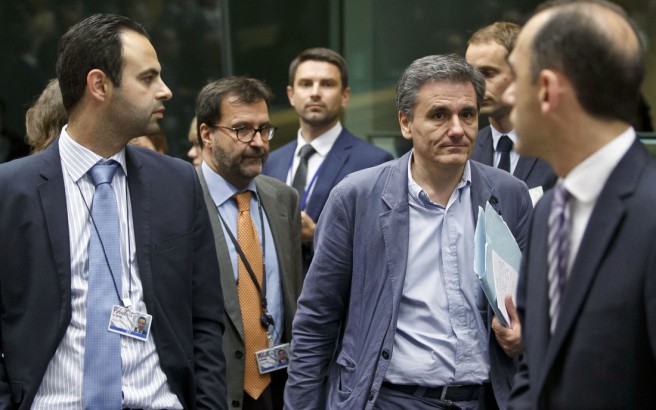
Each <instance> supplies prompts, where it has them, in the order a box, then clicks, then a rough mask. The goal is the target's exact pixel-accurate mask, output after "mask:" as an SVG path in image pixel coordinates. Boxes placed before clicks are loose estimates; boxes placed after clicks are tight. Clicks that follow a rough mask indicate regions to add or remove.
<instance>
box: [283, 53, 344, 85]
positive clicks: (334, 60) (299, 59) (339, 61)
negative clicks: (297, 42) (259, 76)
mask: <svg viewBox="0 0 656 410" xmlns="http://www.w3.org/2000/svg"><path fill="white" fill-rule="evenodd" d="M306 61H324V62H326V63H330V64H332V65H334V66H337V68H338V69H339V74H340V77H341V80H342V89H345V88H346V87H348V66H347V65H346V60H345V59H344V57H342V56H341V55H340V54H339V53H337V52H336V51H333V50H331V49H329V48H323V47H316V48H308V49H307V50H303V51H301V53H300V54H299V55H297V56H296V58H295V59H294V60H292V62H291V64H289V85H290V86H292V87H293V86H294V78H295V77H296V70H297V69H298V66H299V65H300V64H301V63H304V62H306Z"/></svg>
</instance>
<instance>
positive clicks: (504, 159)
mask: <svg viewBox="0 0 656 410" xmlns="http://www.w3.org/2000/svg"><path fill="white" fill-rule="evenodd" d="M512 147H513V142H512V140H511V139H510V138H508V136H507V135H502V136H501V138H500V139H499V142H498V143H497V152H498V153H499V154H500V157H499V165H498V168H499V169H503V170H504V171H506V172H510V151H511V150H512Z"/></svg>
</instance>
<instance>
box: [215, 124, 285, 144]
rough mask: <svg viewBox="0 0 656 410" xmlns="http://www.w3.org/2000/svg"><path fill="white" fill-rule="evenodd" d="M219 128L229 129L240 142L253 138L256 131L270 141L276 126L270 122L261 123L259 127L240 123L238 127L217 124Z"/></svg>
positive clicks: (247, 141)
mask: <svg viewBox="0 0 656 410" xmlns="http://www.w3.org/2000/svg"><path fill="white" fill-rule="evenodd" d="M217 127H219V128H223V129H226V130H230V131H232V132H234V133H235V134H236V135H237V139H238V140H239V141H241V142H245V143H249V142H251V141H253V138H255V134H257V133H258V132H259V133H260V136H261V137H262V140H264V141H270V140H271V138H273V134H275V132H276V129H277V127H274V126H273V125H271V124H267V125H263V126H261V127H260V128H253V127H251V126H250V125H242V126H240V127H224V126H223V125H217Z"/></svg>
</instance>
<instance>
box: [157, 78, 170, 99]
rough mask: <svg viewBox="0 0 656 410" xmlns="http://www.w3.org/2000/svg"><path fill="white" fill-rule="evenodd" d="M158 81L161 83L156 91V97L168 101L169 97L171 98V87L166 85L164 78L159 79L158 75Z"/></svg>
mask: <svg viewBox="0 0 656 410" xmlns="http://www.w3.org/2000/svg"><path fill="white" fill-rule="evenodd" d="M160 82H161V83H162V86H161V89H160V90H159V92H158V96H157V99H158V100H162V101H168V100H170V99H171V98H173V92H172V91H171V89H170V88H169V87H168V86H167V85H166V83H165V82H164V80H162V79H161V77H160Z"/></svg>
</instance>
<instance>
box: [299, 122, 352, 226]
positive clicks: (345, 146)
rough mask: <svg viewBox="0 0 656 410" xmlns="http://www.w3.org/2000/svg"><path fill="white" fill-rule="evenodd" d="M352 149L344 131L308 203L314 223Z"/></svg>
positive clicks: (328, 158)
mask: <svg viewBox="0 0 656 410" xmlns="http://www.w3.org/2000/svg"><path fill="white" fill-rule="evenodd" d="M354 138H355V137H354ZM352 147H353V144H352V142H351V141H349V138H348V135H347V134H346V131H345V130H342V132H341V133H340V134H339V137H337V140H335V144H334V145H333V147H332V148H331V149H330V152H328V155H327V156H326V159H325V160H324V161H323V164H322V165H321V169H320V170H319V175H318V176H317V182H316V184H315V186H314V190H313V191H312V196H311V197H310V199H309V201H308V206H307V209H306V212H307V214H308V215H309V216H310V217H311V218H312V220H313V221H317V220H318V219H319V214H321V210H322V209H323V206H324V204H325V203H326V200H327V199H328V194H330V191H331V190H332V189H333V187H334V186H335V185H336V182H337V181H336V180H337V178H338V177H339V176H340V175H341V172H340V170H341V169H342V167H343V166H344V163H346V161H347V160H348V158H349V156H350V155H351V148H352Z"/></svg>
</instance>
